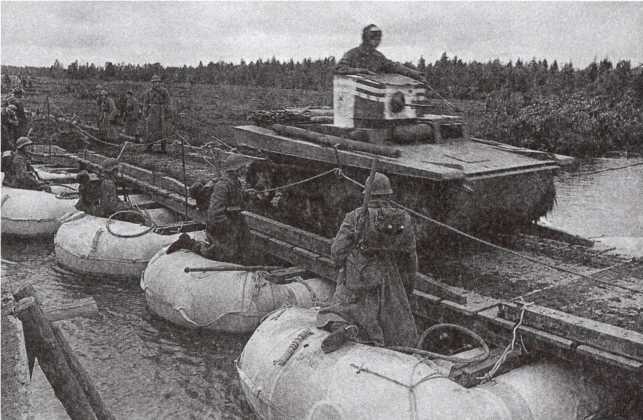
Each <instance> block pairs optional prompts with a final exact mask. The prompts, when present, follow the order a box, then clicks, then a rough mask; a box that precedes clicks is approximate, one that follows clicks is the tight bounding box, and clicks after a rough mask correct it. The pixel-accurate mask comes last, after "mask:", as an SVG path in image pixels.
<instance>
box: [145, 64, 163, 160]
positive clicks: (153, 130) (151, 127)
mask: <svg viewBox="0 0 643 420" xmlns="http://www.w3.org/2000/svg"><path fill="white" fill-rule="evenodd" d="M143 112H144V114H145V137H146V139H145V140H146V142H147V143H148V146H147V150H152V143H153V142H155V141H158V140H161V151H162V152H163V153H165V139H166V137H167V131H168V127H167V125H168V117H169V115H170V93H169V92H168V90H167V89H166V88H164V87H163V86H161V78H160V77H159V76H158V75H156V74H155V75H154V76H152V87H151V88H150V90H148V91H147V92H145V95H144V97H143Z"/></svg>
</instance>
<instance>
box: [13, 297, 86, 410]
mask: <svg viewBox="0 0 643 420" xmlns="http://www.w3.org/2000/svg"><path fill="white" fill-rule="evenodd" d="M16 316H17V317H18V318H19V319H20V321H22V324H23V328H24V331H25V339H26V343H27V346H28V347H30V351H32V352H33V354H34V355H35V357H37V358H38V362H39V363H40V367H41V368H42V371H43V372H44V373H45V376H46V377H47V380H48V381H49V383H51V386H52V388H53V389H54V393H55V394H56V397H58V399H59V400H60V402H61V403H62V405H63V407H65V411H67V414H69V417H70V418H71V419H72V420H85V419H88V420H91V419H95V418H96V415H95V414H94V410H93V408H92V406H91V404H90V403H89V401H88V399H87V397H86V395H85V391H84V390H83V388H82V387H81V385H80V384H79V383H78V381H77V379H76V377H75V375H74V373H73V371H72V370H71V368H70V367H69V364H68V363H67V358H66V357H65V354H64V349H62V348H61V346H60V344H59V342H58V339H57V338H56V336H55V335H54V332H53V331H52V329H51V326H50V324H49V321H47V320H46V318H45V316H44V314H43V313H42V310H41V309H40V306H39V305H38V304H37V302H36V299H35V298H33V297H26V298H24V299H22V300H20V302H18V304H17V305H16Z"/></svg>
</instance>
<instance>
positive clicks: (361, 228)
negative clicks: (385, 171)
mask: <svg viewBox="0 0 643 420" xmlns="http://www.w3.org/2000/svg"><path fill="white" fill-rule="evenodd" d="M376 166H377V159H373V160H372V161H371V172H370V173H369V175H368V179H367V180H366V184H365V186H364V200H363V201H362V207H361V209H360V210H361V211H360V215H361V219H360V223H359V225H358V227H357V237H356V241H355V245H353V246H357V245H358V244H359V243H360V242H361V240H362V239H363V237H364V232H365V231H366V223H368V202H369V201H370V200H371V192H372V191H373V180H374V179H375V167H376Z"/></svg>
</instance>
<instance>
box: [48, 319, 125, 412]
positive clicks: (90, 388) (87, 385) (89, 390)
mask: <svg viewBox="0 0 643 420" xmlns="http://www.w3.org/2000/svg"><path fill="white" fill-rule="evenodd" d="M52 330H53V332H54V335H55V336H56V338H57V339H58V343H59V344H60V345H61V347H62V350H63V354H64V355H65V360H66V361H67V364H68V365H69V367H70V368H71V370H72V372H73V373H74V375H75V377H76V380H77V381H78V383H79V384H80V386H81V387H82V388H83V391H85V395H86V396H87V399H88V401H89V404H90V405H91V407H92V409H93V410H94V414H95V415H96V418H97V419H98V420H114V416H113V415H112V413H110V412H109V410H108V408H107V407H106V406H105V403H104V402H103V399H102V398H101V397H100V394H99V393H98V391H97V390H96V388H95V387H94V384H93V383H92V381H91V378H90V376H89V374H88V373H87V371H86V370H85V368H83V366H82V365H81V364H80V362H79V361H78V359H77V358H76V356H75V355H74V352H73V350H72V349H71V347H69V344H68V343H67V340H65V336H64V335H63V332H62V330H61V329H60V327H59V326H58V325H52Z"/></svg>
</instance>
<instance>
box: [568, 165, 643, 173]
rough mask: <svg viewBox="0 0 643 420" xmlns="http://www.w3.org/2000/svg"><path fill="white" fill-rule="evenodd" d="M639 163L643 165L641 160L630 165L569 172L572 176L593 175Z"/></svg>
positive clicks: (630, 166)
mask: <svg viewBox="0 0 643 420" xmlns="http://www.w3.org/2000/svg"><path fill="white" fill-rule="evenodd" d="M641 165H643V162H637V163H632V164H631V165H625V166H617V167H615V168H606V169H599V170H596V171H587V172H571V174H572V175H574V176H582V175H594V174H600V173H601V172H609V171H618V170H620V169H628V168H633V167H635V166H641Z"/></svg>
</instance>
